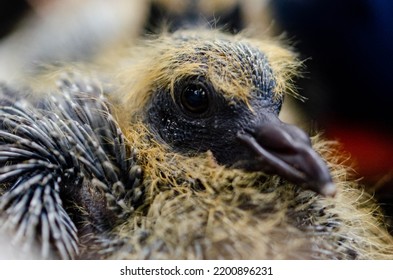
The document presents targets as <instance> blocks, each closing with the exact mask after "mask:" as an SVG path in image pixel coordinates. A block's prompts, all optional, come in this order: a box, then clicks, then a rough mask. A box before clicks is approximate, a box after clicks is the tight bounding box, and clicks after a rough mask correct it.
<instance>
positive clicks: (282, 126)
mask: <svg viewBox="0 0 393 280" xmlns="http://www.w3.org/2000/svg"><path fill="white" fill-rule="evenodd" d="M237 138H238V139H239V140H240V141H241V142H242V143H243V144H244V145H245V146H246V147H247V148H248V149H250V150H251V152H252V153H253V154H254V155H255V158H254V159H253V160H251V161H249V164H248V165H245V166H244V168H245V169H247V170H254V171H255V170H258V169H260V170H263V171H265V172H267V173H271V174H277V175H280V176H282V177H283V178H285V179H287V180H288V181H290V182H293V183H297V184H301V185H304V186H305V187H307V188H309V189H311V190H314V191H316V192H317V193H319V194H322V195H325V196H334V195H335V193H336V187H335V185H334V184H333V181H332V178H331V176H330V172H329V170H328V168H327V166H326V163H325V162H324V160H323V159H322V158H321V157H320V156H319V155H318V154H317V152H316V151H315V150H313V148H312V147H311V141H310V138H309V137H308V136H307V135H306V133H305V132H303V131H302V130H301V129H299V128H298V127H296V126H293V125H289V124H286V123H283V122H281V121H280V120H279V119H278V118H277V117H276V116H274V115H269V116H266V118H264V120H263V121H261V122H260V123H259V124H258V125H257V126H256V127H255V128H254V129H251V130H248V131H245V132H239V133H238V134H237ZM250 163H253V164H250Z"/></svg>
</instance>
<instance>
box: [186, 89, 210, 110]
mask: <svg viewBox="0 0 393 280" xmlns="http://www.w3.org/2000/svg"><path fill="white" fill-rule="evenodd" d="M209 99H210V98H209V93H208V90H207V88H206V87H205V86H204V85H202V84H199V83H198V84H189V85H187V86H185V87H184V89H183V91H182V92H181V96H180V101H181V104H182V106H183V108H184V109H186V110H187V111H188V112H190V113H193V114H203V113H205V112H206V111H207V110H208V109H209V105H210V104H209V103H210V100H209Z"/></svg>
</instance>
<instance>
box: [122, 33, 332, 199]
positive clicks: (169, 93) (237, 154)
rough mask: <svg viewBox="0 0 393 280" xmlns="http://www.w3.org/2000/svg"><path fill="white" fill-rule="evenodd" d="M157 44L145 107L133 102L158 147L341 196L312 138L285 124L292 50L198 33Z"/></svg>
mask: <svg viewBox="0 0 393 280" xmlns="http://www.w3.org/2000/svg"><path fill="white" fill-rule="evenodd" d="M152 44H153V45H154V50H155V52H154V53H151V55H149V58H150V61H148V62H147V61H144V65H145V68H144V69H143V70H141V72H142V74H140V75H144V76H147V77H149V79H146V80H147V81H149V82H147V81H146V84H145V85H144V86H143V87H142V88H143V90H145V91H146V89H148V92H149V94H148V95H147V98H146V95H143V96H144V97H145V98H144V100H143V101H141V102H145V103H146V104H144V105H145V106H142V105H140V103H141V102H136V99H137V98H136V97H135V96H133V95H128V98H129V99H130V100H128V101H126V103H127V102H129V103H132V104H139V106H141V107H143V108H144V113H142V119H143V122H144V123H145V124H146V126H147V127H148V129H149V130H150V131H151V132H152V134H153V135H154V137H155V138H156V140H157V141H159V142H161V143H164V144H165V145H167V146H169V147H170V149H171V150H172V151H175V152H178V153H181V154H185V155H190V156H194V155H198V154H200V153H205V152H207V151H211V152H212V154H213V155H214V157H215V159H216V161H217V162H218V163H219V164H223V165H226V166H228V167H232V168H241V169H244V170H246V171H263V172H266V173H268V174H277V175H280V176H282V177H283V178H285V179H287V180H289V181H291V182H293V183H297V184H301V185H304V186H306V187H307V188H310V189H313V190H315V191H317V192H318V193H321V194H324V195H328V196H329V195H330V196H331V195H334V193H335V186H334V184H333V183H332V179H331V176H330V174H329V171H328V168H327V166H326V164H325V162H324V161H323V160H322V159H321V158H320V156H319V155H318V154H317V153H316V152H315V151H314V150H313V148H312V146H311V141H310V138H309V136H308V135H306V133H305V132H303V131H302V130H301V129H299V128H297V127H295V126H293V125H289V124H286V123H283V122H281V121H280V120H279V118H278V115H279V112H280V109H281V105H282V102H283V97H284V95H285V94H286V93H287V92H290V91H291V90H292V89H293V87H292V86H291V84H289V83H288V80H289V81H290V77H291V76H292V74H293V73H294V72H295V71H296V70H295V68H296V65H298V62H297V61H296V59H295V55H294V54H293V53H292V52H291V51H289V50H287V49H283V48H282V47H279V46H278V44H275V43H274V42H268V43H267V42H263V41H262V42H261V41H252V40H249V39H244V38H240V37H226V36H225V35H223V34H221V33H211V32H208V33H204V32H200V33H199V32H195V31H192V32H191V31H182V32H177V33H175V34H173V35H171V36H170V37H163V38H160V39H158V40H156V41H155V42H154V43H152ZM160 44H162V46H160ZM147 50H148V47H146V49H145V51H147ZM142 80H143V78H142V76H141V77H140V78H139V79H138V81H139V85H140V84H141V81H142ZM147 83H148V84H147ZM142 84H143V82H142ZM141 90H142V89H141ZM134 92H138V90H135V89H134ZM131 111H135V110H131Z"/></svg>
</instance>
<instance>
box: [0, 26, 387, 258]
mask: <svg viewBox="0 0 393 280" xmlns="http://www.w3.org/2000/svg"><path fill="white" fill-rule="evenodd" d="M125 53H126V57H123V56H121V57H119V58H118V59H115V58H114V57H111V58H110V60H111V61H110V63H109V64H108V60H106V61H105V60H103V61H100V62H99V63H97V65H98V66H99V67H98V66H97V65H96V66H97V68H96V69H97V71H96V72H97V74H96V75H94V76H95V78H92V79H90V78H89V76H90V74H86V73H85V74H80V73H84V71H83V69H82V70H69V69H70V68H67V70H66V72H71V74H70V75H69V76H67V77H66V78H64V77H63V76H62V74H60V75H57V74H53V73H63V72H64V70H60V71H58V72H56V71H53V69H51V74H50V75H49V76H50V77H51V78H50V79H49V80H47V81H44V80H45V79H44V78H42V80H41V81H43V82H40V83H39V86H38V87H37V86H31V84H30V86H29V87H26V88H24V87H17V88H12V87H7V86H4V87H3V88H2V89H1V91H0V92H1V94H0V96H1V98H0V105H1V106H0V111H1V114H0V115H1V119H0V147H1V150H0V162H1V167H0V182H1V198H0V219H1V221H2V225H3V226H2V231H3V232H6V233H10V232H11V235H12V233H13V232H15V233H16V234H15V236H14V238H13V242H14V243H15V244H16V245H15V246H22V247H24V248H27V249H25V250H29V248H38V249H37V250H38V251H39V253H38V256H37V257H43V258H53V257H60V258H64V259H67V258H83V259H85V258H105V259H391V258H392V257H393V238H392V236H391V235H390V234H389V233H388V232H387V231H386V229H385V227H384V224H383V216H382V214H381V213H380V211H379V208H378V207H377V205H376V204H375V203H374V202H373V200H372V198H371V197H370V196H368V195H367V194H365V193H364V192H363V191H362V189H361V188H360V187H359V186H358V184H357V183H356V181H351V180H350V179H349V172H348V170H347V169H346V167H345V165H343V164H342V162H340V158H339V157H338V156H337V153H336V147H335V146H334V145H333V144H332V143H329V142H328V141H325V140H323V139H322V138H320V137H319V136H316V137H314V138H313V140H312V143H311V141H310V139H309V138H308V137H307V136H306V135H305V133H304V132H302V131H300V130H299V129H297V128H296V127H293V126H290V125H287V124H285V123H282V122H281V121H280V120H279V119H278V117H277V115H278V113H279V111H280V109H281V103H282V99H283V96H284V95H285V94H287V93H290V92H292V91H294V87H293V85H292V83H291V79H292V77H293V75H294V74H296V71H297V70H296V69H297V68H298V67H299V65H300V63H299V62H298V61H297V60H296V56H295V55H294V53H293V52H292V51H291V50H289V49H287V48H283V47H282V46H281V45H280V43H279V42H275V41H271V40H269V41H264V40H255V39H249V38H246V37H244V36H241V35H238V36H230V35H225V34H224V33H222V32H219V31H206V30H205V31H201V30H189V31H178V32H175V33H173V34H163V35H161V36H159V37H158V38H154V39H147V40H144V41H143V42H142V43H141V44H140V46H136V47H133V48H132V49H131V50H130V51H126V52H125ZM122 54H124V52H122ZM102 65H105V67H104V68H102ZM96 66H94V65H93V66H92V68H93V69H94V67H96ZM71 69H72V68H71ZM100 69H104V70H102V71H100ZM53 77H54V78H53ZM53 80H54V81H53ZM56 82H57V86H56V87H51V86H49V88H46V89H45V87H46V85H51V83H52V84H53V85H56ZM43 84H44V85H45V87H44V86H43ZM37 92H44V94H42V93H37ZM320 155H321V156H322V157H323V159H322V158H321V157H320ZM333 196H334V197H333Z"/></svg>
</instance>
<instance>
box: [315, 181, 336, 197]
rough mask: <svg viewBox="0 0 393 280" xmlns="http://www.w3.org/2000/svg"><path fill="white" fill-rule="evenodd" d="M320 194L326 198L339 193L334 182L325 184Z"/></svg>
mask: <svg viewBox="0 0 393 280" xmlns="http://www.w3.org/2000/svg"><path fill="white" fill-rule="evenodd" d="M319 193H320V194H322V195H323V196H326V197H334V196H335V195H336V193H337V188H336V185H335V184H333V183H332V182H328V183H325V184H324V185H322V187H321V188H320V191H319Z"/></svg>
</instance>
